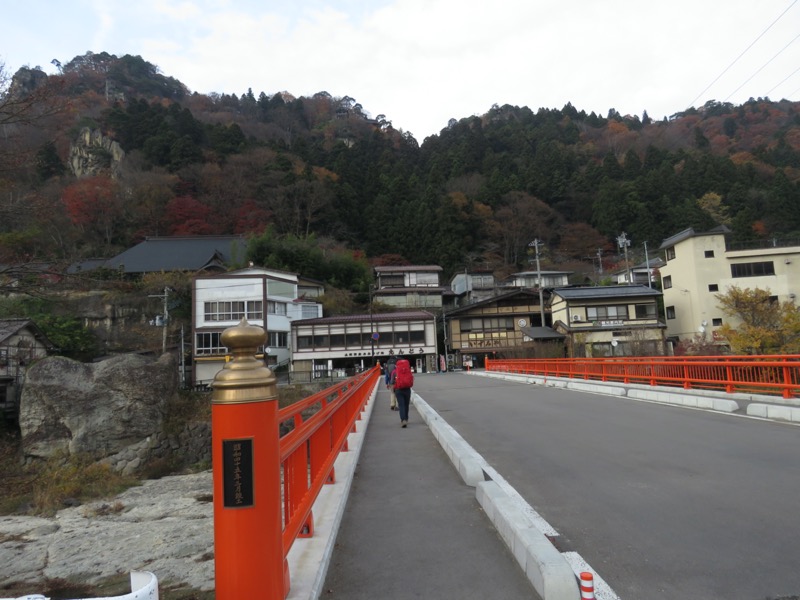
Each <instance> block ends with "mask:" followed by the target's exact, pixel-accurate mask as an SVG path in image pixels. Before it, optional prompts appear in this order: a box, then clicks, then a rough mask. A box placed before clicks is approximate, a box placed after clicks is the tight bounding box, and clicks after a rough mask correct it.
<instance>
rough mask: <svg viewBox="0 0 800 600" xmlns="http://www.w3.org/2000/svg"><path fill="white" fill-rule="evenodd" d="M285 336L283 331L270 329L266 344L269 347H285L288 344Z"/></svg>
mask: <svg viewBox="0 0 800 600" xmlns="http://www.w3.org/2000/svg"><path fill="white" fill-rule="evenodd" d="M287 337H288V336H287V334H286V332H285V331H270V332H269V343H268V344H267V345H268V346H269V347H270V348H286V347H287V346H288V345H289V344H288V339H287Z"/></svg>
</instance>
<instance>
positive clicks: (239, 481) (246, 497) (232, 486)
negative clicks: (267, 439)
mask: <svg viewBox="0 0 800 600" xmlns="http://www.w3.org/2000/svg"><path fill="white" fill-rule="evenodd" d="M254 484H255V482H254V476H253V439H252V438H247V439H242V440H222V488H223V489H222V491H223V494H222V501H223V502H222V505H223V506H224V507H225V508H248V507H251V506H253V504H254V500H255V499H254V495H253V488H254V487H255V485H254Z"/></svg>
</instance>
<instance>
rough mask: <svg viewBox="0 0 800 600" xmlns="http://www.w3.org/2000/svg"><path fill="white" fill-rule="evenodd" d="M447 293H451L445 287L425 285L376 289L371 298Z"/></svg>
mask: <svg viewBox="0 0 800 600" xmlns="http://www.w3.org/2000/svg"><path fill="white" fill-rule="evenodd" d="M447 291H452V290H450V288H448V287H445V286H425V285H417V286H410V287H391V286H388V287H382V288H378V289H377V290H375V291H374V292H372V295H373V296H381V295H384V296H385V295H391V294H408V293H414V292H416V293H418V294H444V293H445V292H447Z"/></svg>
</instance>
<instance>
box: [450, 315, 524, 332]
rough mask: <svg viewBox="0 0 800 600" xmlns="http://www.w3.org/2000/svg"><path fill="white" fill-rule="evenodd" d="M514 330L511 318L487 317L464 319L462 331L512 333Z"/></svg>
mask: <svg viewBox="0 0 800 600" xmlns="http://www.w3.org/2000/svg"><path fill="white" fill-rule="evenodd" d="M513 329H514V319H513V318H511V317H487V318H485V319H482V318H476V319H462V320H461V331H510V330H513Z"/></svg>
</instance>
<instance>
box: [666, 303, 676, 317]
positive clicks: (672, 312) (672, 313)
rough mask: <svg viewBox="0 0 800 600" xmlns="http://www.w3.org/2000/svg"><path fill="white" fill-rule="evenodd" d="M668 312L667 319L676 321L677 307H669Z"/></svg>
mask: <svg viewBox="0 0 800 600" xmlns="http://www.w3.org/2000/svg"><path fill="white" fill-rule="evenodd" d="M666 312H667V318H668V319H674V318H675V307H674V306H668V307H667V308H666Z"/></svg>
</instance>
